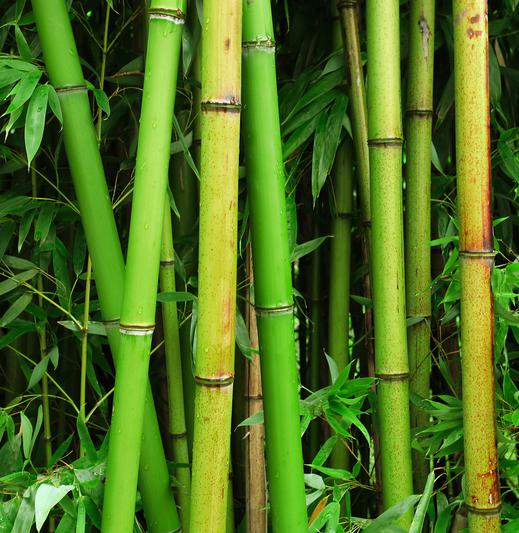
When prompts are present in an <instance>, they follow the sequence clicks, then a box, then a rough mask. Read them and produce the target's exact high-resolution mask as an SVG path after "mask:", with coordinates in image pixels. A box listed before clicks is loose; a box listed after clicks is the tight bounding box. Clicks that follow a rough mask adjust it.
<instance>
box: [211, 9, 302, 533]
mask: <svg viewBox="0 0 519 533" xmlns="http://www.w3.org/2000/svg"><path fill="white" fill-rule="evenodd" d="M243 13H244V16H243V68H244V73H243V81H244V83H243V90H244V104H245V107H244V133H245V150H246V153H245V162H246V170H247V192H248V198H249V202H250V204H249V205H250V217H251V230H252V255H253V258H254V263H253V266H254V298H255V308H256V316H257V321H258V334H259V344H260V362H261V379H262V384H263V405H264V413H265V438H266V453H267V480H268V490H269V500H270V511H271V518H272V528H273V530H274V531H290V532H291V533H299V532H301V533H302V532H306V531H307V515H306V503H305V489H304V477H303V453H302V444H301V433H300V424H299V394H298V386H299V380H298V375H297V363H296V353H295V339H294V316H293V299H292V279H291V265H290V255H289V247H288V228H287V216H286V204H285V202H286V200H285V172H284V167H283V157H282V150H281V135H280V125H279V110H278V99H277V83H276V67H275V44H274V37H273V36H274V32H273V27H272V12H271V7H270V2H269V0H256V1H254V2H250V1H246V0H244V1H243ZM206 43H207V41H204V46H205V45H206Z"/></svg>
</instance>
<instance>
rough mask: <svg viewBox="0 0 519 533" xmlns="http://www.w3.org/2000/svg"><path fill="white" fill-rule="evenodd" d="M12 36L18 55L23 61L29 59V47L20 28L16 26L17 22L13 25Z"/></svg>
mask: <svg viewBox="0 0 519 533" xmlns="http://www.w3.org/2000/svg"><path fill="white" fill-rule="evenodd" d="M14 36H15V38H16V46H17V47H18V53H19V54H20V57H21V58H22V59H24V60H25V61H31V60H32V54H31V49H30V48H29V45H28V44H27V40H26V39H25V36H24V34H23V33H22V30H21V29H20V26H18V24H15V26H14Z"/></svg>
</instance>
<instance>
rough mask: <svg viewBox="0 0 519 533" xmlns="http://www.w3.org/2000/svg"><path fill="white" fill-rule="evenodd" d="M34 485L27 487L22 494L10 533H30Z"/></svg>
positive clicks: (32, 516)
mask: <svg viewBox="0 0 519 533" xmlns="http://www.w3.org/2000/svg"><path fill="white" fill-rule="evenodd" d="M35 492H36V485H32V486H31V487H29V488H28V489H27V490H26V491H25V492H24V493H23V498H22V503H21V504H20V507H19V509H18V513H17V515H16V520H15V522H14V525H13V530H12V532H11V533H30V532H31V529H32V524H33V522H34V495H35Z"/></svg>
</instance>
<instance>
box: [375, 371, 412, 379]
mask: <svg viewBox="0 0 519 533" xmlns="http://www.w3.org/2000/svg"><path fill="white" fill-rule="evenodd" d="M375 377H376V378H378V379H381V380H383V381H406V380H408V379H409V372H402V373H400V374H379V373H377V372H375Z"/></svg>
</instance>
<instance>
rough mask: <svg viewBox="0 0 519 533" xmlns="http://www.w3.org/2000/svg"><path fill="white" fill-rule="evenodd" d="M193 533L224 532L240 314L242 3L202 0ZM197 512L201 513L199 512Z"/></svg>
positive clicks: (192, 492) (236, 1) (237, 0)
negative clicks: (238, 294) (238, 222)
mask: <svg viewBox="0 0 519 533" xmlns="http://www.w3.org/2000/svg"><path fill="white" fill-rule="evenodd" d="M202 34H203V37H202V38H203V42H204V45H203V47H202V59H201V69H202V92H201V111H202V116H201V142H202V144H201V155H200V160H201V163H200V175H201V179H200V239H199V246H200V248H199V259H198V324H197V346H196V360H195V422H194V443H193V469H192V485H191V508H192V509H193V512H192V513H191V525H190V530H191V531H193V532H195V531H196V532H198V531H203V532H204V533H221V532H222V531H225V527H226V515H227V502H228V499H227V498H228V487H229V482H228V480H229V459H230V457H229V456H230V433H231V414H232V390H233V381H234V330H235V310H236V250H237V215H238V211H237V199H238V164H239V136H240V96H241V94H240V88H241V56H240V51H241V49H240V43H241V39H240V37H241V1H239V0H230V1H228V2H223V3H221V2H218V1H216V0H205V1H204V6H203V24H202ZM194 509H196V512H194Z"/></svg>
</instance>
